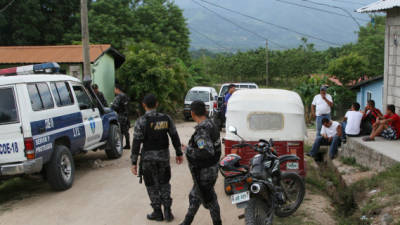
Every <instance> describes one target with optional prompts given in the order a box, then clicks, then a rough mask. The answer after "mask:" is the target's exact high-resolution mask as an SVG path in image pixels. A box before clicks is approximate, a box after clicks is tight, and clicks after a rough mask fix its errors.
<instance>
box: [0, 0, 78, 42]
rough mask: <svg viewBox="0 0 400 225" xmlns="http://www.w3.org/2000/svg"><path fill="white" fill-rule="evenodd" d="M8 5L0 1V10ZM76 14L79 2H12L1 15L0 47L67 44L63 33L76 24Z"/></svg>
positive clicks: (2, 0) (71, 0) (43, 0)
mask: <svg viewBox="0 0 400 225" xmlns="http://www.w3.org/2000/svg"><path fill="white" fill-rule="evenodd" d="M9 2H10V1H9V0H0V6H4V5H6V4H8V3H9ZM79 12H80V1H79V0H59V1H53V0H24V1H15V2H14V3H13V4H12V5H11V6H10V7H9V8H7V10H5V11H4V12H3V13H0V45H7V46H11V45H54V44H65V43H68V40H65V33H66V31H68V30H70V29H71V27H73V26H74V24H79V18H78V17H77V15H78V14H79ZM79 32H80V30H79Z"/></svg>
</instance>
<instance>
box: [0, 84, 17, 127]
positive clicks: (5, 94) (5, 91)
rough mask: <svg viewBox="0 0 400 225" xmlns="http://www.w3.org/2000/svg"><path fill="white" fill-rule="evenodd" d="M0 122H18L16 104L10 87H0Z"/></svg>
mask: <svg viewBox="0 0 400 225" xmlns="http://www.w3.org/2000/svg"><path fill="white" fill-rule="evenodd" d="M0 99H1V101H0V124H7V123H16V122H18V112H17V105H16V104H15V98H14V91H13V89H12V88H2V89H0Z"/></svg>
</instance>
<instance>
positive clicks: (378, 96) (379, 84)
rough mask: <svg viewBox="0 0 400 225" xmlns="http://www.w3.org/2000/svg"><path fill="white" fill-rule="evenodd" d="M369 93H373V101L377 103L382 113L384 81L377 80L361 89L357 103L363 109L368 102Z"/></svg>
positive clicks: (376, 105)
mask: <svg viewBox="0 0 400 225" xmlns="http://www.w3.org/2000/svg"><path fill="white" fill-rule="evenodd" d="M368 92H371V99H372V100H374V101H375V107H376V108H378V109H379V110H381V111H382V109H383V80H382V79H381V80H377V81H373V82H370V83H368V84H365V85H363V86H361V87H360V90H359V91H358V92H357V102H358V103H360V105H361V109H364V108H365V106H366V105H367V101H368Z"/></svg>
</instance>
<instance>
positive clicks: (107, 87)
mask: <svg viewBox="0 0 400 225" xmlns="http://www.w3.org/2000/svg"><path fill="white" fill-rule="evenodd" d="M92 80H93V83H95V84H97V85H98V86H99V90H100V91H101V92H103V94H104V97H105V98H106V100H107V102H108V103H110V102H112V101H113V99H114V96H115V95H114V85H115V65H114V58H113V57H112V56H110V55H109V54H104V55H102V56H101V57H100V58H99V59H97V61H96V62H94V63H93V64H92Z"/></svg>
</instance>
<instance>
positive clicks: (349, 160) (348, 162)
mask: <svg viewBox="0 0 400 225" xmlns="http://www.w3.org/2000/svg"><path fill="white" fill-rule="evenodd" d="M340 161H341V162H342V163H343V164H345V165H348V166H352V167H356V168H358V169H359V170H360V171H361V172H365V171H369V168H368V167H365V166H362V165H360V164H358V163H357V161H356V159H355V158H354V157H340Z"/></svg>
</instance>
